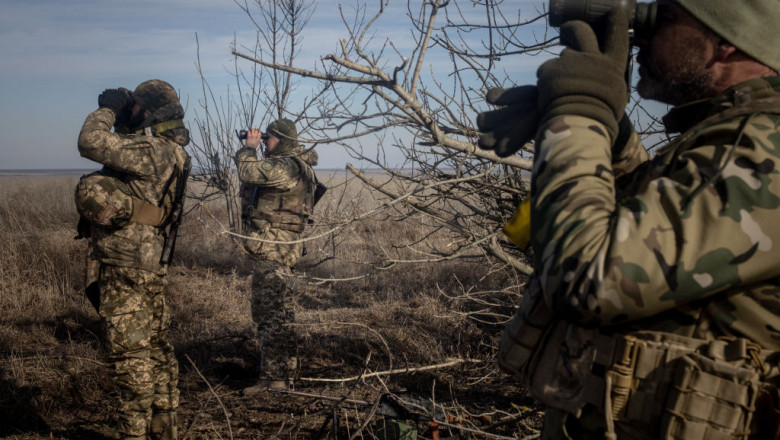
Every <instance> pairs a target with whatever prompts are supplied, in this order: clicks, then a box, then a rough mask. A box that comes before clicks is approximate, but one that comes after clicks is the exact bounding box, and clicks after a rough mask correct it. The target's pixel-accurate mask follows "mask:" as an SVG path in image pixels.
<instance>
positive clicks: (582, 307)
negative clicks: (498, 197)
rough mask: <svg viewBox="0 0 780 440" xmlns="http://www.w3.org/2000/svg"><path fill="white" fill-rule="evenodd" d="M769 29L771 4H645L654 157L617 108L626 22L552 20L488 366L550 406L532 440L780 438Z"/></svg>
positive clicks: (644, 80) (775, 119)
mask: <svg viewBox="0 0 780 440" xmlns="http://www.w3.org/2000/svg"><path fill="white" fill-rule="evenodd" d="M779 20H780V8H778V4H777V2H776V1H775V0H749V1H742V2H735V1H729V0H660V1H659V2H658V21H657V24H656V26H655V28H654V30H653V32H652V34H650V35H649V36H645V37H643V38H641V39H638V40H636V41H635V42H634V44H635V45H637V46H638V47H639V54H638V61H639V64H640V68H639V75H640V79H639V83H638V86H637V89H638V92H639V94H640V95H641V96H642V97H644V98H648V99H655V100H659V101H662V102H665V103H668V104H672V105H674V106H675V107H674V108H672V110H671V111H670V112H669V113H668V114H667V115H666V116H665V117H664V119H663V122H664V124H665V127H666V129H667V131H668V132H669V133H670V134H671V135H672V136H673V138H672V141H671V142H670V143H669V144H667V145H666V146H663V147H662V148H661V149H659V150H658V151H657V154H656V156H655V157H654V158H653V159H652V160H650V159H648V156H647V153H646V151H645V149H644V148H643V147H642V145H641V143H640V140H639V137H638V135H637V133H636V132H635V131H634V129H633V127H632V126H631V123H630V122H629V120H628V118H626V117H625V116H624V112H625V108H626V103H627V101H628V90H627V87H626V84H625V81H624V78H625V69H626V59H627V57H628V56H629V40H628V35H629V32H628V26H627V18H626V17H625V14H624V13H623V11H620V10H619V9H616V10H614V11H612V12H611V13H610V14H608V15H607V17H606V25H605V30H604V33H603V34H601V35H599V36H597V35H596V33H595V32H594V30H593V29H592V28H591V27H590V26H588V25H587V24H586V23H585V22H582V21H571V22H568V23H566V24H564V25H563V26H562V27H561V42H562V43H563V44H564V46H566V47H565V49H564V50H563V52H562V53H561V55H560V56H559V57H557V58H554V59H552V60H550V61H548V62H546V63H545V64H543V65H542V66H541V67H540V68H539V70H538V72H537V77H538V82H537V85H536V87H535V89H533V87H532V89H525V90H526V91H530V92H529V93H528V94H527V95H528V96H533V99H534V100H535V102H536V105H535V106H533V111H536V112H538V120H539V121H541V122H540V125H539V127H538V131H537V133H536V138H535V140H536V142H535V156H536V157H535V163H534V170H533V174H532V190H531V191H532V199H531V244H532V246H533V247H534V251H535V252H534V255H535V268H536V272H535V274H534V275H533V276H532V277H531V279H530V280H529V282H528V284H527V287H526V291H525V294H524V297H523V300H522V302H521V305H520V308H519V311H518V313H517V314H516V315H515V317H514V318H513V320H512V322H511V323H510V325H509V327H508V328H507V330H506V332H505V333H504V336H503V339H502V341H501V344H500V349H499V362H500V365H501V366H502V367H503V368H504V369H506V370H507V371H510V372H513V373H516V374H522V375H524V377H525V378H526V379H527V383H528V386H529V389H530V391H531V393H532V394H533V395H534V396H535V397H536V398H538V399H539V400H540V401H542V402H543V403H544V404H545V405H546V407H547V408H548V410H547V413H546V416H545V422H544V429H543V432H542V435H541V438H543V439H559V438H584V439H590V438H599V439H603V438H606V439H714V438H723V439H726V438H728V439H753V438H755V439H759V438H760V439H770V438H771V439H775V438H780V428H779V427H778V424H780V417H778V414H780V392H779V391H778V385H779V384H780V371H778V365H779V364H780V363H779V362H778V359H780V296H778V292H780V265H778V264H777V261H778V260H779V259H780V223H778V222H777V216H778V213H779V212H780V174H779V173H778V169H779V168H780V77H778V70H779V69H780V46H778V45H777V44H772V42H773V41H775V40H776V29H777V23H778V21H779ZM599 37H601V38H599ZM531 92H534V93H531ZM495 116H496V114H495V113H492V114H485V115H484V116H482V117H481V120H482V121H483V122H484V121H486V120H491V118H493V119H495V118H494V117H495ZM520 119H521V118H519V117H518V118H517V120H518V121H519V120H520ZM488 125H490V124H488ZM491 129H492V128H491ZM495 133H498V132H494V134H495ZM499 137H500V135H499ZM490 142H492V140H491V141H490Z"/></svg>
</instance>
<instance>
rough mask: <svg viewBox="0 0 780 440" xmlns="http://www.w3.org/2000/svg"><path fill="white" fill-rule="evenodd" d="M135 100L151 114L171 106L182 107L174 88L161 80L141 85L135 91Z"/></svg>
mask: <svg viewBox="0 0 780 440" xmlns="http://www.w3.org/2000/svg"><path fill="white" fill-rule="evenodd" d="M133 99H135V102H136V103H138V105H140V106H141V108H143V109H144V110H146V111H148V112H149V113H154V112H155V111H156V110H159V109H161V108H163V107H165V106H166V105H169V104H175V105H181V104H180V103H179V96H178V95H177V94H176V90H174V89H173V86H171V85H170V84H168V83H167V82H165V81H162V80H159V79H150V80H148V81H144V82H142V83H141V84H139V85H138V87H136V88H135V90H134V91H133Z"/></svg>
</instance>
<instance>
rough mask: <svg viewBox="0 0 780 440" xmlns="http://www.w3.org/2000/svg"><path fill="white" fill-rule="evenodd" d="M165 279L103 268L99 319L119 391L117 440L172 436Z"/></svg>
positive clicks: (173, 377) (172, 363) (175, 401)
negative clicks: (118, 437)
mask: <svg viewBox="0 0 780 440" xmlns="http://www.w3.org/2000/svg"><path fill="white" fill-rule="evenodd" d="M166 287H167V281H166V279H165V277H164V276H161V275H157V274H154V273H152V272H148V271H145V270H142V269H134V268H128V267H117V266H110V265H102V266H101V270H100V316H101V317H102V319H103V326H104V330H105V333H106V343H107V346H108V350H109V360H110V362H111V364H112V365H113V370H112V372H111V377H112V379H113V380H114V381H115V383H116V384H117V385H118V387H119V411H118V423H117V425H118V428H117V430H118V431H119V434H120V437H121V438H122V439H133V440H136V439H137V440H142V439H144V440H145V439H147V438H149V439H166V440H167V439H174V438H176V408H177V407H178V406H179V390H178V389H177V388H176V386H177V383H178V380H179V366H178V363H177V361H176V357H175V356H174V353H173V347H172V346H171V344H170V343H169V342H168V327H169V325H170V320H171V318H170V312H169V310H168V308H167V306H166V305H165V297H164V294H165V290H166Z"/></svg>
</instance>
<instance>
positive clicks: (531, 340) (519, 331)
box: [497, 276, 553, 376]
mask: <svg viewBox="0 0 780 440" xmlns="http://www.w3.org/2000/svg"><path fill="white" fill-rule="evenodd" d="M528 283H529V284H528V287H527V288H526V289H525V292H524V294H523V298H522V299H521V300H520V307H519V308H518V309H517V311H516V312H515V315H514V316H513V317H512V320H511V321H509V324H508V325H507V328H506V330H504V333H503V335H501V342H500V343H499V345H498V354H497V360H498V366H499V367H500V368H501V369H502V370H504V371H505V372H507V373H509V374H512V375H514V376H517V375H520V374H522V373H525V372H526V371H525V370H526V369H527V366H528V361H529V360H530V359H531V356H532V355H533V353H534V352H535V351H536V350H537V347H538V346H539V343H540V342H541V340H542V338H543V336H544V334H545V332H546V331H547V329H548V328H549V327H550V323H551V322H552V321H553V315H552V310H550V309H549V307H547V305H546V304H545V303H544V300H543V298H542V292H541V289H540V288H539V282H538V280H537V278H536V277H533V276H532V277H531V279H530V280H529V281H528Z"/></svg>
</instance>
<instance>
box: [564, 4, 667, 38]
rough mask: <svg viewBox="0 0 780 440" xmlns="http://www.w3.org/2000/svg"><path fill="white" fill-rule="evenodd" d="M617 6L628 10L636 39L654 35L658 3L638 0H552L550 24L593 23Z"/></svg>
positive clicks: (630, 25) (630, 24)
mask: <svg viewBox="0 0 780 440" xmlns="http://www.w3.org/2000/svg"><path fill="white" fill-rule="evenodd" d="M615 7H619V8H620V9H622V10H624V11H626V13H627V15H628V23H629V27H630V28H631V30H632V31H633V35H632V37H633V38H634V39H637V38H649V37H650V36H651V35H652V33H653V30H654V29H655V25H656V20H657V14H658V4H657V3H656V2H652V3H637V1H636V0H550V17H549V18H550V25H552V26H555V27H560V26H561V25H562V24H563V23H564V22H567V21H569V20H582V21H584V22H586V23H588V24H591V25H592V24H593V23H596V22H598V21H599V20H600V19H601V18H602V17H604V16H605V15H606V14H607V13H609V11H611V10H612V9H613V8H615Z"/></svg>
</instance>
